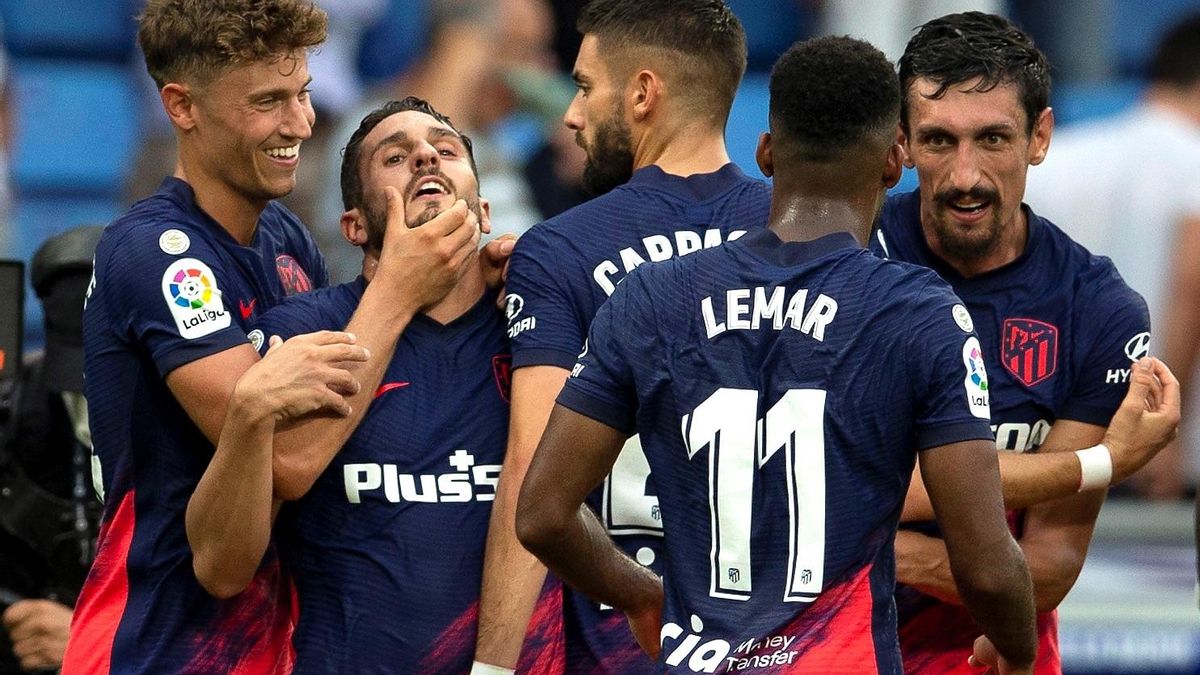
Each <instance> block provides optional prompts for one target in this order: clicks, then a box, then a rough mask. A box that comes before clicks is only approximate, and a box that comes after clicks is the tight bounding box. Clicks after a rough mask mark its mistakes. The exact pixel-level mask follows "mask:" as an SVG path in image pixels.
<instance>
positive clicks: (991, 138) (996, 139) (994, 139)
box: [983, 134, 1004, 145]
mask: <svg viewBox="0 0 1200 675" xmlns="http://www.w3.org/2000/svg"><path fill="white" fill-rule="evenodd" d="M983 141H984V142H985V143H987V144H988V145H1000V144H1001V143H1003V142H1004V136H1001V135H1000V134H988V135H986V136H984V137H983Z"/></svg>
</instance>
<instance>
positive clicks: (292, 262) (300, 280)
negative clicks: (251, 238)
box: [275, 254, 313, 295]
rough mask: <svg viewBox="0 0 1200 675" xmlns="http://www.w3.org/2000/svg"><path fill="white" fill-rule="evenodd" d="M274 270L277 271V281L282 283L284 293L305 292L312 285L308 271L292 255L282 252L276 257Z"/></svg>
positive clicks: (310, 288)
mask: <svg viewBox="0 0 1200 675" xmlns="http://www.w3.org/2000/svg"><path fill="white" fill-rule="evenodd" d="M275 270H276V271H277V272H278V273H279V283H280V284H282V285H283V294H284V295H295V294H297V293H307V292H308V291H311V290H312V287H313V285H312V281H311V280H310V279H309V278H308V273H307V272H305V271H304V268H303V267H301V266H300V263H299V261H297V260H296V259H295V258H293V257H292V256H290V255H287V254H284V255H281V256H278V257H276V258H275Z"/></svg>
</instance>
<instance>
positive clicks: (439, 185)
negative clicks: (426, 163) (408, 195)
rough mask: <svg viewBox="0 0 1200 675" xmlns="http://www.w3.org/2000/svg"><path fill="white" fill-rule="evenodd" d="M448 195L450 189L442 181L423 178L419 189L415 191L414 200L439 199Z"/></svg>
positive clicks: (433, 178)
mask: <svg viewBox="0 0 1200 675" xmlns="http://www.w3.org/2000/svg"><path fill="white" fill-rule="evenodd" d="M448 194H450V188H449V187H447V186H446V184H445V183H443V182H442V181H441V179H439V178H435V177H433V176H430V177H427V178H422V179H421V182H420V183H419V184H418V185H417V189H416V190H413V200H414V201H415V200H419V199H423V198H425V199H437V198H439V197H443V196H445V195H448Z"/></svg>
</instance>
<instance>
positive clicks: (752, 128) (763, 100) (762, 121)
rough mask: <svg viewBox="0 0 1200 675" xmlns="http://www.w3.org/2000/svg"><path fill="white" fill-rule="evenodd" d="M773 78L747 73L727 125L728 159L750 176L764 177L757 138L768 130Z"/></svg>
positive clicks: (726, 143) (734, 101) (734, 100)
mask: <svg viewBox="0 0 1200 675" xmlns="http://www.w3.org/2000/svg"><path fill="white" fill-rule="evenodd" d="M769 84H770V77H769V76H767V75H764V74H760V73H747V74H746V77H745V78H744V79H742V86H741V88H740V89H738V93H737V97H735V98H734V99H733V110H731V111H730V113H729V123H728V124H726V125H725V145H726V146H728V148H729V158H730V159H732V160H733V163H734V164H737V165H738V167H740V168H741V170H742V171H744V172H746V175H747V176H754V177H756V178H762V177H763V175H762V172H761V171H759V170H758V162H756V161H755V159H754V151H755V149H757V148H758V136H759V134H761V133H762V132H764V131H766V130H767V113H768V111H769V110H770V103H771V91H770V89H769V86H768V85H769Z"/></svg>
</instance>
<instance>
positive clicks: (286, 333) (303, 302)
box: [249, 290, 343, 355]
mask: <svg viewBox="0 0 1200 675" xmlns="http://www.w3.org/2000/svg"><path fill="white" fill-rule="evenodd" d="M322 292H323V291H320V290H318V291H316V293H317V294H321V293H322ZM314 297H315V296H314ZM313 305H314V303H313V302H312V298H311V297H310V294H307V293H306V294H303V295H294V296H292V297H290V298H288V299H286V300H284V301H283V302H282V303H280V304H278V305H275V306H274V307H272V308H271V309H269V310H267V311H266V313H265V314H263V315H262V316H261V317H259V318H258V320H256V321H255V322H254V323H253V325H252V326H251V328H253V330H251V331H250V334H249V337H250V343H251V344H253V345H254V348H255V349H257V350H258V353H259V355H263V354H266V353H267V350H268V349H269V348H270V345H271V337H272V336H276V335H277V336H279V337H280V338H281V339H284V340H288V339H290V338H293V337H296V336H297V335H303V334H305V333H315V332H316V331H319V330H342V328H343V327H341V326H336V327H335V326H330V325H329V321H327V320H326V319H325V318H324V317H322V316H321V314H320V313H318V312H316V311H314V310H315V309H316V308H315V307H314V306H313Z"/></svg>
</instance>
